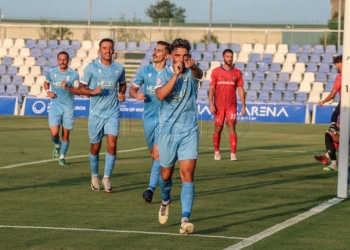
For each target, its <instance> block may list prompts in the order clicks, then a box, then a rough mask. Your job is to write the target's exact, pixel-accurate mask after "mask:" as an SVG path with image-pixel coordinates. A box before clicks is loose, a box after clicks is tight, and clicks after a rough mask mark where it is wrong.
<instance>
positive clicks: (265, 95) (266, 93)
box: [257, 90, 270, 102]
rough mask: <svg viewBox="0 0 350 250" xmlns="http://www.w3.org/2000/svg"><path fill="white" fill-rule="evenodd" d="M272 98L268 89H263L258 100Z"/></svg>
mask: <svg viewBox="0 0 350 250" xmlns="http://www.w3.org/2000/svg"><path fill="white" fill-rule="evenodd" d="M269 99H270V93H269V91H267V90H261V91H260V93H259V97H258V100H257V102H266V101H267V100H269Z"/></svg>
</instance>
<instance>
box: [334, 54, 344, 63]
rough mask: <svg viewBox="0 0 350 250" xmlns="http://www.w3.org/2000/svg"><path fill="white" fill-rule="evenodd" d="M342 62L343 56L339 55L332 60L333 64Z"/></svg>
mask: <svg viewBox="0 0 350 250" xmlns="http://www.w3.org/2000/svg"><path fill="white" fill-rule="evenodd" d="M342 62H343V55H339V56H336V57H334V58H333V63H334V64H336V63H342Z"/></svg>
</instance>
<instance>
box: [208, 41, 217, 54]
mask: <svg viewBox="0 0 350 250" xmlns="http://www.w3.org/2000/svg"><path fill="white" fill-rule="evenodd" d="M217 50H218V45H217V44H216V43H209V44H208V49H207V51H208V52H212V53H214V52H216V51H217Z"/></svg>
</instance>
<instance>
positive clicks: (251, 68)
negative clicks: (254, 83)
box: [245, 62, 256, 72]
mask: <svg viewBox="0 0 350 250" xmlns="http://www.w3.org/2000/svg"><path fill="white" fill-rule="evenodd" d="M245 70H247V71H252V72H255V71H256V63H255V62H248V63H247V67H246V68H245Z"/></svg>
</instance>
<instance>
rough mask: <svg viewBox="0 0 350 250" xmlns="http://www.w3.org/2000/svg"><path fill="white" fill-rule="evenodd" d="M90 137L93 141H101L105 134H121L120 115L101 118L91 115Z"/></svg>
mask: <svg viewBox="0 0 350 250" xmlns="http://www.w3.org/2000/svg"><path fill="white" fill-rule="evenodd" d="M88 123H89V125H88V127H89V138H90V142H91V143H99V142H101V141H102V138H103V136H105V135H114V136H117V137H118V134H119V123H120V119H119V117H109V118H100V117H97V116H91V115H90V116H89V122H88Z"/></svg>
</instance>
